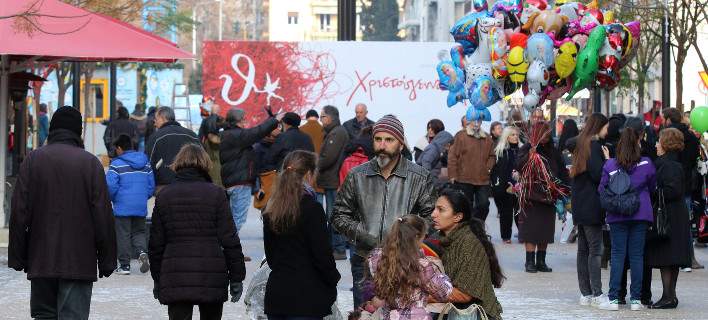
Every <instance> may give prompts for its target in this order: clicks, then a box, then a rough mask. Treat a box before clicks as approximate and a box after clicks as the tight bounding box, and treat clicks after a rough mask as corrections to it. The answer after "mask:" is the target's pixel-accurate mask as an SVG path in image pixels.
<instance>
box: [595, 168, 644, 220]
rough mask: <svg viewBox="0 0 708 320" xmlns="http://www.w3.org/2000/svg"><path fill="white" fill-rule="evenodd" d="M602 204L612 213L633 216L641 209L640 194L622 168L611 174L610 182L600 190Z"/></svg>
mask: <svg viewBox="0 0 708 320" xmlns="http://www.w3.org/2000/svg"><path fill="white" fill-rule="evenodd" d="M600 205H601V206H602V208H603V209H605V210H607V211H608V212H611V213H616V214H619V215H622V216H632V215H634V214H635V213H637V211H638V210H639V194H638V193H637V192H636V191H635V190H634V188H633V187H632V180H631V179H630V177H629V174H627V171H625V170H624V169H622V168H619V169H617V172H615V174H613V175H611V176H610V182H609V183H607V185H606V186H605V189H603V190H602V191H601V192H600Z"/></svg>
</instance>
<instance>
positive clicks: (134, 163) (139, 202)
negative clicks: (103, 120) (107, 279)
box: [106, 135, 155, 275]
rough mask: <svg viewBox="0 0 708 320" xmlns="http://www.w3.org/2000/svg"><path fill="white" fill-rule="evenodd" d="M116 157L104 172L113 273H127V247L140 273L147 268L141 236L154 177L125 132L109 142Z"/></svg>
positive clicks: (145, 158)
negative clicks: (112, 228) (114, 247)
mask: <svg viewBox="0 0 708 320" xmlns="http://www.w3.org/2000/svg"><path fill="white" fill-rule="evenodd" d="M113 145H114V147H115V150H116V153H117V154H118V157H116V158H114V159H113V160H112V161H111V165H110V167H109V168H108V172H107V173H106V180H107V183H108V192H109V193H110V196H111V201H112V202H113V214H114V215H115V220H116V240H117V244H118V262H119V263H120V265H119V266H118V268H117V269H116V271H115V273H117V274H122V275H129V274H130V257H131V254H132V251H131V249H133V248H134V249H135V251H136V252H137V253H138V254H139V256H138V261H139V263H140V272H142V273H145V272H147V271H148V270H150V264H149V262H148V255H147V243H146V242H147V239H146V237H145V217H146V216H147V202H148V199H150V197H152V195H153V192H155V177H154V176H153V173H152V168H151V167H150V161H149V160H148V157H147V156H146V155H145V154H144V153H142V152H137V151H136V150H135V145H134V144H133V141H132V140H131V139H130V137H129V136H127V135H120V136H118V138H117V139H116V140H115V141H114V142H113Z"/></svg>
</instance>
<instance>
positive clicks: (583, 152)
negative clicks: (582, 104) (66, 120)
mask: <svg viewBox="0 0 708 320" xmlns="http://www.w3.org/2000/svg"><path fill="white" fill-rule="evenodd" d="M607 122H608V120H607V117H605V115H603V114H602V113H593V114H591V115H590V116H589V117H588V122H587V123H586V124H585V127H584V128H583V131H581V132H580V135H579V136H578V139H577V141H576V143H575V149H573V166H572V167H571V168H570V176H571V177H575V176H577V175H579V174H581V173H583V172H585V171H586V170H587V165H588V158H590V142H591V141H592V138H593V137H594V136H595V135H597V134H598V133H600V130H602V127H604V126H605V125H606V124H607ZM564 133H565V130H564Z"/></svg>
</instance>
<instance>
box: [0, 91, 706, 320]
mask: <svg viewBox="0 0 708 320" xmlns="http://www.w3.org/2000/svg"><path fill="white" fill-rule="evenodd" d="M203 106H204V113H203V118H204V119H203V121H202V124H201V127H200V129H199V131H198V133H197V134H195V133H194V132H192V131H191V130H190V129H188V128H185V127H183V126H182V125H181V124H180V123H179V122H177V121H175V114H174V111H173V110H172V109H171V108H168V107H160V108H156V109H153V110H148V112H147V114H146V113H145V108H144V107H143V106H142V105H138V106H136V108H135V111H134V112H133V114H129V113H128V110H127V109H126V108H125V107H122V106H120V107H119V108H118V109H117V113H116V115H115V118H114V119H113V120H112V121H110V122H109V123H108V124H107V128H106V133H105V135H104V142H105V143H106V150H107V151H108V154H109V156H110V158H111V161H110V164H109V166H108V168H107V169H106V170H105V171H104V168H103V167H102V165H101V163H100V161H98V159H97V158H96V157H95V156H93V155H91V154H90V153H88V152H86V151H84V150H83V141H82V140H81V136H82V116H81V114H80V113H79V112H78V111H77V110H76V109H74V108H71V107H64V108H60V109H58V110H57V111H56V112H55V113H54V115H53V116H52V118H51V121H49V124H48V129H47V145H46V146H44V147H41V148H39V149H37V150H36V151H34V152H32V153H30V154H29V155H28V157H27V158H26V159H25V161H24V162H23V163H22V166H21V169H20V173H19V178H18V182H17V186H16V188H15V191H14V194H13V199H12V215H11V219H10V222H11V225H10V245H9V250H8V255H9V258H8V265H9V266H10V267H11V268H14V269H16V270H18V271H25V272H26V273H27V277H28V279H29V280H30V281H31V303H30V305H31V316H32V317H34V318H67V319H68V318H70V319H87V318H88V315H89V308H90V302H91V290H92V286H93V282H95V281H96V280H97V278H98V277H108V276H110V275H111V274H119V275H129V274H130V273H131V269H130V262H131V259H137V260H138V265H139V269H140V272H142V273H147V272H148V271H149V272H150V274H151V276H152V279H153V280H154V290H153V294H154V297H155V299H157V300H158V301H159V302H160V303H161V304H164V305H167V306H168V312H167V313H168V316H169V318H170V319H191V317H192V312H193V311H192V310H193V307H194V306H198V307H199V312H200V318H201V319H221V317H222V313H223V312H222V311H223V304H224V303H225V302H227V301H231V302H237V301H238V300H240V298H241V295H242V293H243V291H244V285H243V281H244V279H245V277H246V268H245V262H247V261H250V260H251V258H249V257H247V256H244V254H243V250H242V247H241V243H240V239H239V232H240V231H241V230H242V228H243V226H244V224H245V223H246V217H247V213H248V210H249V207H250V206H254V207H255V208H257V209H260V210H261V211H260V213H261V217H262V223H263V243H264V250H265V261H267V265H268V267H269V268H270V270H271V271H270V274H269V276H268V281H267V284H266V285H265V296H264V301H263V302H262V303H263V312H264V313H265V315H266V316H267V317H268V318H269V319H278V320H280V319H322V318H324V317H326V316H328V315H329V314H330V313H331V312H332V310H333V304H335V300H336V297H337V284H338V282H339V280H340V278H341V275H340V273H339V271H338V270H337V268H336V263H335V261H336V260H349V263H350V265H351V273H352V278H353V288H352V294H353V300H354V309H355V310H353V312H352V313H351V314H350V319H431V318H433V317H437V316H438V315H440V314H444V313H450V312H482V313H484V314H485V316H487V317H488V318H489V319H501V318H502V311H503V308H502V305H501V304H500V303H499V301H498V299H497V297H496V295H495V288H501V286H502V284H503V283H504V280H505V279H506V277H505V275H504V272H503V270H502V268H501V267H500V262H499V258H498V257H497V254H496V249H495V246H494V244H493V243H492V240H491V236H490V235H489V233H488V231H487V229H486V224H487V219H488V215H489V207H490V197H491V198H492V199H493V200H494V202H495V204H496V207H497V209H498V215H497V218H498V219H499V226H500V236H501V241H502V242H501V243H502V245H509V244H511V243H512V242H513V240H514V238H515V237H517V238H518V242H519V243H523V246H524V249H525V250H524V251H525V254H526V259H525V264H524V265H523V266H519V268H520V269H521V268H522V267H523V270H525V271H526V272H528V273H538V272H552V271H553V270H552V268H551V267H550V266H549V264H548V263H547V252H548V250H549V248H548V246H549V244H552V243H553V242H554V235H555V225H556V219H557V217H558V216H559V215H562V214H563V212H564V211H565V208H566V204H570V206H572V209H571V211H572V215H573V223H574V225H575V229H576V230H577V243H578V244H577V275H578V286H579V291H580V300H579V303H580V304H581V305H587V306H594V307H598V308H600V309H604V310H619V308H620V307H619V306H620V305H621V304H629V305H630V309H631V310H641V309H642V308H644V307H647V306H648V307H650V308H655V309H666V308H676V307H677V305H678V297H677V293H676V284H677V277H678V275H679V272H680V271H679V270H680V269H681V268H689V267H692V268H700V267H702V266H700V265H699V264H698V263H697V262H696V261H695V257H694V255H693V243H692V241H693V240H692V235H691V230H690V223H691V221H690V220H691V219H692V218H691V217H692V212H695V211H696V210H699V208H698V207H697V206H700V205H705V201H703V202H702V203H701V201H700V200H701V199H702V198H703V196H702V195H703V192H704V190H703V188H704V182H703V180H704V177H703V176H701V175H700V174H699V173H698V171H697V165H696V163H697V159H698V160H701V159H702V160H705V159H704V157H705V152H703V153H701V150H702V147H701V141H702V140H701V139H699V138H698V137H697V135H695V134H694V132H693V131H691V129H690V127H689V126H688V125H687V124H685V120H684V116H683V115H682V114H681V113H680V112H678V111H677V110H676V109H666V110H664V112H663V114H662V116H663V119H664V125H663V126H662V127H661V128H660V129H661V130H660V131H658V132H657V131H656V128H654V127H653V126H647V125H645V123H644V121H643V120H642V119H638V118H632V117H630V118H627V117H625V116H624V115H613V116H612V117H610V118H609V119H608V118H607V117H606V116H604V115H602V114H599V113H598V114H591V115H589V116H588V117H587V118H586V119H584V121H583V122H582V125H581V129H579V128H578V125H577V123H576V122H575V121H573V120H568V121H565V122H564V125H563V126H562V128H561V129H562V132H561V133H560V134H559V136H560V137H559V139H558V140H554V139H553V138H552V130H551V126H550V125H549V123H548V122H546V121H545V119H544V116H543V112H542V111H541V110H539V109H536V110H533V111H532V112H531V113H530V117H529V121H528V122H526V121H523V117H522V116H521V112H519V111H518V110H514V111H513V112H511V115H510V118H509V120H508V121H507V122H506V125H505V124H503V123H501V122H495V123H492V124H491V126H490V132H486V131H485V130H484V129H483V123H482V121H481V120H473V119H472V120H470V121H468V119H466V118H465V117H463V119H462V128H461V130H459V131H458V132H456V133H455V134H454V135H453V134H452V133H450V132H448V131H446V127H445V125H444V123H443V122H442V121H440V120H438V119H432V120H430V121H429V122H428V123H427V126H426V133H425V135H424V137H423V138H422V139H421V141H419V142H418V143H416V145H415V147H414V148H413V149H414V152H415V153H414V154H411V152H410V147H411V146H410V145H408V143H407V140H406V134H405V130H404V124H403V123H402V122H401V121H400V120H399V119H398V118H397V117H396V116H395V115H385V116H383V117H381V118H380V119H378V120H377V121H375V122H374V121H372V120H370V119H369V118H368V117H367V116H368V111H367V106H366V105H364V104H358V105H356V106H355V114H356V116H355V117H354V118H353V119H351V120H348V121H346V122H344V123H343V124H342V122H341V121H340V114H339V110H338V109H337V108H336V107H334V106H330V105H328V106H324V107H323V108H322V109H321V110H319V112H318V111H317V110H309V111H308V112H307V113H306V114H305V117H304V120H305V122H304V124H303V118H302V117H301V116H300V115H299V114H297V113H294V112H287V113H274V112H273V111H272V110H271V109H270V108H269V107H266V108H265V109H264V110H263V111H256V112H263V113H264V114H265V119H264V120H263V121H262V122H261V123H258V124H255V125H251V124H250V123H249V119H250V117H249V116H248V115H247V113H246V111H244V110H242V109H238V108H232V109H230V110H228V111H227V112H226V113H224V112H222V110H220V108H219V106H218V105H216V104H214V103H213V102H212V101H210V100H205V101H204V102H203ZM224 114H225V117H222V115H224ZM657 137H658V138H657ZM40 141H41V140H40ZM143 146H144V147H143ZM539 159H540V160H539ZM539 161H540V162H539ZM529 166H537V167H540V169H539V168H536V169H538V170H541V172H542V174H544V175H545V176H547V177H548V180H543V181H541V180H538V181H526V180H525V179H527V177H528V176H529V171H530V170H529V169H528V167H529ZM66 181H72V185H71V188H66V187H65V186H66ZM546 181H548V182H550V183H552V184H553V185H557V186H558V189H557V191H556V189H554V188H553V187H552V186H548V185H544V183H545V182H546ZM152 197H154V199H155V200H154V201H155V202H154V207H153V208H152V215H151V217H150V224H149V227H148V224H147V216H148V211H150V210H148V209H149V208H148V200H149V199H150V198H152ZM695 200H698V201H695ZM570 206H568V207H570ZM694 207H695V208H694ZM701 210H702V209H701ZM68 221H71V223H69V222H68ZM514 224H516V226H517V229H518V233H517V234H514V232H513V225H514ZM148 229H149V240H148V237H147V235H146V233H147V231H148ZM603 256H608V257H607V258H606V259H603ZM605 260H609V267H610V278H609V279H608V280H609V281H607V282H606V284H608V286H609V290H608V292H607V293H603V281H602V277H601V269H602V268H603V261H605ZM265 261H264V262H265ZM654 268H656V269H659V270H660V274H661V281H662V286H663V293H662V295H661V298H660V299H659V300H657V301H656V302H653V301H652V293H651V270H652V269H654ZM627 269H629V270H631V272H630V273H629V275H630V282H631V286H630V287H629V292H627ZM298 288H308V289H307V294H306V295H304V294H302V292H301V291H299V290H298ZM627 294H629V297H628V299H627V297H626V296H627Z"/></svg>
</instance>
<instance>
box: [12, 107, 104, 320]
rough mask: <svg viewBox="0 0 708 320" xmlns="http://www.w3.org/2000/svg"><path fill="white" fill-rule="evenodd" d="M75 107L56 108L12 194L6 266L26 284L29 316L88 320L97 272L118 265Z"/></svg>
mask: <svg viewBox="0 0 708 320" xmlns="http://www.w3.org/2000/svg"><path fill="white" fill-rule="evenodd" d="M81 125H82V121H81V113H79V111H77V110H76V109H74V108H72V107H62V108H59V109H58V110H57V111H56V112H55V113H54V116H53V117H52V120H51V123H50V125H49V139H48V141H49V144H48V145H47V146H45V147H42V148H40V149H37V150H35V151H33V152H32V153H30V154H29V155H28V156H27V158H26V159H25V161H24V162H23V163H22V166H21V167H20V172H19V176H18V179H17V185H16V187H15V190H14V193H13V195H12V215H11V216H10V239H9V247H8V266H9V267H10V268H13V269H15V270H17V271H25V272H26V273H27V279H28V280H30V281H31V283H32V289H31V292H30V300H31V302H30V312H31V316H32V318H41V319H57V318H58V319H88V316H89V309H90V305H91V290H92V288H93V282H95V281H96V280H97V277H96V269H97V268H96V267H97V266H98V275H99V276H100V277H108V276H110V275H111V273H112V272H113V270H114V269H115V268H116V254H117V253H116V233H115V221H114V218H113V212H112V209H111V202H110V199H109V195H108V187H107V185H106V177H105V174H104V172H103V166H102V165H101V162H100V161H98V159H97V158H96V157H95V156H94V155H92V154H91V153H89V152H86V151H85V150H84V146H83V141H81Z"/></svg>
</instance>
